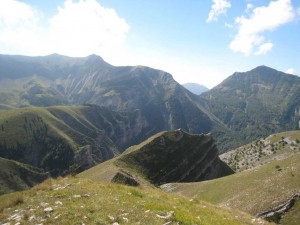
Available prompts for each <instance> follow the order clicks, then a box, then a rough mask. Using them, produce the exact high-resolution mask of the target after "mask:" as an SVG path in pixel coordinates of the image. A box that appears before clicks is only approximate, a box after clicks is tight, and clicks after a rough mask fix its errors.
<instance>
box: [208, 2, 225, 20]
mask: <svg viewBox="0 0 300 225" xmlns="http://www.w3.org/2000/svg"><path fill="white" fill-rule="evenodd" d="M230 7H231V4H230V2H229V1H228V0H213V5H212V7H211V10H210V12H209V14H208V18H207V20H206V22H212V21H217V20H218V17H219V16H220V15H222V14H225V13H226V12H227V9H229V8H230Z"/></svg>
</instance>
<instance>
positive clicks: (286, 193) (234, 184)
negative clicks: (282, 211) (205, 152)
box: [163, 154, 300, 215]
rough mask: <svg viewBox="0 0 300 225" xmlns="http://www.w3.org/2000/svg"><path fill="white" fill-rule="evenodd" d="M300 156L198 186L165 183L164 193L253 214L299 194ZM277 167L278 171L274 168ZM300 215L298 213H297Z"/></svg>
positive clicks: (198, 184)
mask: <svg viewBox="0 0 300 225" xmlns="http://www.w3.org/2000/svg"><path fill="white" fill-rule="evenodd" d="M299 160H300V154H296V155H293V156H290V157H288V158H286V159H283V160H276V161H273V162H269V163H268V164H265V165H263V166H260V167H256V168H253V169H250V170H245V171H242V172H239V173H236V174H234V175H230V176H227V177H223V178H220V179H215V180H211V181H205V182H199V183H185V184H179V183H178V184H175V183H174V184H168V185H166V186H163V188H164V189H165V190H170V191H172V192H176V193H180V194H182V195H185V196H188V197H192V198H193V199H195V200H204V201H208V202H211V203H213V204H217V205H219V206H225V207H230V208H236V209H240V210H242V211H245V212H248V213H250V214H252V215H256V214H257V213H260V212H264V211H267V210H269V209H272V208H274V207H276V206H278V205H279V204H281V203H284V202H285V201H286V200H287V199H288V198H290V197H291V196H292V195H293V194H295V193H298V192H299V186H300V176H299V174H300V164H299ZM276 167H278V168H280V169H281V170H280V171H278V169H277V168H276ZM298 213H299V211H298Z"/></svg>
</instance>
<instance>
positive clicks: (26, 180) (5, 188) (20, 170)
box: [0, 158, 48, 195]
mask: <svg viewBox="0 0 300 225" xmlns="http://www.w3.org/2000/svg"><path fill="white" fill-rule="evenodd" d="M0 165H1V170H0V195H1V194H5V193H9V192H14V191H20V190H24V189H27V188H29V187H32V186H33V185H35V184H37V183H40V182H42V181H43V180H45V179H46V178H47V177H48V175H47V174H46V173H44V172H43V171H42V170H40V169H38V168H35V167H32V166H29V165H26V164H22V163H19V162H16V161H13V160H7V159H4V158H0Z"/></svg>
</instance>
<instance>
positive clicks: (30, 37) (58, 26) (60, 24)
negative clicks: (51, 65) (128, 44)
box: [0, 0, 129, 56]
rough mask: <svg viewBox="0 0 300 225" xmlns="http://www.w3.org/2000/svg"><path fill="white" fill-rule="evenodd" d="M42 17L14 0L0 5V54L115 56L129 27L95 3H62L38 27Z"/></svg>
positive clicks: (110, 10)
mask: <svg viewBox="0 0 300 225" xmlns="http://www.w3.org/2000/svg"><path fill="white" fill-rule="evenodd" d="M42 19H43V15H42V14H41V13H39V12H38V11H37V10H35V9H33V8H32V7H30V6H29V5H27V4H25V3H22V2H18V1H15V0H6V1H5V2H4V1H1V3H0V51H1V53H8V54H9V53H11V52H13V53H14V54H27V55H45V54H51V53H53V52H56V53H60V54H65V55H70V56H86V55H89V54H92V53H96V54H99V55H102V56H105V55H108V56H109V55H112V54H117V52H118V51H119V50H120V49H121V48H123V46H124V41H125V38H126V34H127V32H128V31H129V25H128V24H127V23H126V21H125V20H124V19H122V18H120V17H119V16H118V15H117V13H116V12H115V11H114V10H113V9H107V8H104V7H102V6H101V5H100V4H99V3H98V2H97V1H96V0H80V1H76V2H75V1H74V2H73V1H72V0H66V1H65V2H64V4H63V6H61V7H58V12H57V14H56V15H54V16H53V17H52V18H49V19H48V20H47V21H46V23H45V24H43V25H42V22H44V21H43V20H42Z"/></svg>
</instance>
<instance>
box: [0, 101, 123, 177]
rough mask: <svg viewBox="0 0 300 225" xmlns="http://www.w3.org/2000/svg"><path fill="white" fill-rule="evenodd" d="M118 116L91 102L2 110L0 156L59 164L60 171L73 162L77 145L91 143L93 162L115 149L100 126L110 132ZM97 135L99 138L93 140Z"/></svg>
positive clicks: (48, 166)
mask: <svg viewBox="0 0 300 225" xmlns="http://www.w3.org/2000/svg"><path fill="white" fill-rule="evenodd" d="M119 119H123V118H117V116H116V115H115V114H113V113H108V112H107V110H105V109H101V108H99V107H93V106H76V107H75V106H55V107H47V108H40V107H30V108H24V109H17V110H7V111H1V112H0V150H1V151H0V152H1V156H2V157H5V158H10V159H14V160H18V161H22V162H25V163H28V164H31V165H34V166H38V167H42V168H44V169H47V170H50V171H51V170H52V169H55V167H59V166H61V167H62V168H60V169H59V170H60V172H61V171H63V170H66V169H67V168H68V166H69V164H72V163H74V154H75V156H76V153H78V152H79V151H80V150H81V149H80V147H83V146H89V145H90V146H93V147H94V148H93V154H94V155H93V157H94V158H93V160H95V163H97V162H101V161H103V160H106V159H109V158H112V157H113V156H114V155H115V154H117V152H118V150H117V149H116V147H114V146H113V143H112V142H111V140H110V139H109V138H108V137H107V136H105V134H104V132H103V130H102V129H104V128H107V129H108V131H109V132H112V131H111V129H110V128H111V126H112V123H113V122H117V121H118V120H119ZM114 129H115V130H113V132H115V133H117V132H119V131H120V127H119V126H116V128H114ZM98 137H100V139H101V140H96V139H97V138H98ZM96 145H97V146H96ZM95 152H96V153H95ZM64 158H65V159H64ZM53 160H54V161H55V162H54V161H53ZM57 160H58V161H59V160H60V162H58V161H57ZM66 162H67V163H66ZM58 164H59V165H58Z"/></svg>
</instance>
